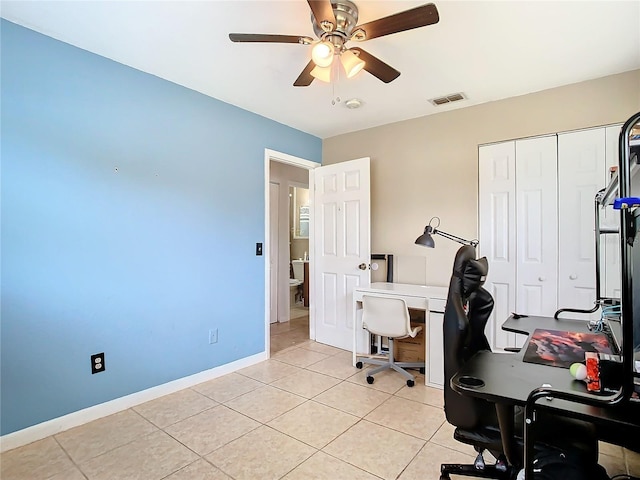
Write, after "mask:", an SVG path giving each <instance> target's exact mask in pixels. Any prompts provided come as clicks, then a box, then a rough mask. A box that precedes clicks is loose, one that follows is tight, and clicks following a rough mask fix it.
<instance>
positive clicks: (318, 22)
mask: <svg viewBox="0 0 640 480" xmlns="http://www.w3.org/2000/svg"><path fill="white" fill-rule="evenodd" d="M307 2H308V3H309V7H310V8H311V22H312V24H313V31H314V33H315V34H316V36H317V37H318V39H317V40H315V39H313V38H311V37H306V36H296V35H270V34H260V33H230V34H229V39H230V40H231V41H232V42H262V43H298V44H301V45H313V47H312V48H311V61H309V63H308V64H307V66H306V67H305V68H304V70H302V73H300V75H299V76H298V78H297V79H296V81H295V82H294V83H293V85H294V86H295V87H306V86H309V85H311V82H313V79H314V78H318V79H319V80H323V81H325V82H329V81H330V79H331V66H332V64H333V60H334V57H340V62H341V63H342V65H343V67H344V69H345V71H346V74H347V78H351V77H352V76H354V75H355V74H356V73H358V72H359V71H360V70H362V69H364V70H365V71H367V72H369V73H370V74H372V75H373V76H374V77H376V78H378V79H380V80H382V81H383V82H385V83H389V82H391V81H393V80H395V79H396V78H398V76H399V75H400V72H399V71H398V70H396V69H395V68H393V67H391V66H389V65H387V64H386V63H385V62H383V61H382V60H380V59H378V58H376V57H374V56H373V55H371V54H370V53H367V52H366V51H365V50H363V49H362V48H360V47H351V48H347V47H346V43H347V42H349V41H351V40H352V41H355V42H363V41H365V40H371V39H372V38H377V37H382V36H384V35H390V34H392V33H398V32H404V31H406V30H411V29H413V28H418V27H425V26H427V25H432V24H434V23H438V20H439V19H440V18H439V16H438V10H437V9H436V6H435V5H434V4H433V3H428V4H426V5H422V6H419V7H415V8H412V9H409V10H405V11H403V12H400V13H396V14H393V15H389V16H388V17H384V18H379V19H378V20H374V21H371V22H368V23H365V24H363V25H358V7H356V5H355V4H354V3H353V2H351V1H350V0H307Z"/></svg>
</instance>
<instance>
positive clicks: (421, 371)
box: [420, 367, 425, 375]
mask: <svg viewBox="0 0 640 480" xmlns="http://www.w3.org/2000/svg"><path fill="white" fill-rule="evenodd" d="M424 372H425V369H424V367H420V373H421V374H422V375H424Z"/></svg>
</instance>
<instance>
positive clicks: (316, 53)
mask: <svg viewBox="0 0 640 480" xmlns="http://www.w3.org/2000/svg"><path fill="white" fill-rule="evenodd" d="M334 52H335V49H334V47H333V44H332V43H331V42H327V41H326V40H323V41H321V42H318V43H316V44H315V45H314V46H313V48H312V49H311V59H312V60H313V63H315V64H316V65H317V66H318V67H321V68H322V67H328V66H329V65H331V62H333V54H334Z"/></svg>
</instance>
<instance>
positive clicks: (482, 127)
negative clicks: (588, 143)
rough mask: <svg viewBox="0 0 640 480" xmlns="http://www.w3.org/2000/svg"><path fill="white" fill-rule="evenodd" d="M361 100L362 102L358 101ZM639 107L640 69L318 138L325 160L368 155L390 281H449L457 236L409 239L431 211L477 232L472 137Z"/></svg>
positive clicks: (553, 127) (597, 120)
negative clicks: (391, 264)
mask: <svg viewBox="0 0 640 480" xmlns="http://www.w3.org/2000/svg"><path fill="white" fill-rule="evenodd" d="M365 108H366V106H365ZM638 110H640V70H636V71H633V72H627V73H623V74H619V75H612V76H609V77H604V78H600V79H596V80H590V81H587V82H582V83H578V84H574V85H568V86H564V87H559V88H554V89H550V90H545V91H542V92H537V93H533V94H529V95H523V96H520V97H513V98H509V99H506V100H500V101H496V102H490V103H485V104H482V105H477V106H474V107H469V108H463V109H459V110H453V111H449V112H444V113H441V114H436V115H430V116H425V117H420V118H416V119H413V120H407V121H403V122H398V123H393V124H389V125H384V126H381V127H376V128H371V129H368V130H362V131H359V132H354V133H349V134H345V135H340V136H336V137H332V138H328V139H325V140H323V144H322V163H323V165H327V164H331V163H337V162H342V161H346V160H349V159H352V158H360V157H365V156H368V157H371V218H372V222H371V224H372V231H371V245H372V252H375V253H392V254H394V255H395V260H396V264H395V269H396V275H395V281H396V282H405V283H417V284H421V283H422V284H431V285H447V284H448V281H449V277H450V274H451V267H452V261H453V257H454V255H455V252H456V250H457V249H458V247H459V245H458V244H456V243H454V242H451V241H449V240H446V239H444V238H436V239H435V240H436V248H435V249H427V248H424V247H418V246H417V245H414V241H415V239H416V238H417V237H418V236H419V235H420V234H421V233H422V232H423V230H424V227H425V225H426V224H427V223H428V222H429V219H430V218H431V217H432V216H439V217H440V218H441V220H442V223H441V228H442V230H444V231H446V232H449V233H452V234H454V235H457V236H460V237H464V238H477V236H478V213H477V210H478V145H479V144H484V143H490V142H496V141H500V140H508V139H513V138H521V137H527V136H535V135H541V134H546V133H553V132H561V131H567V130H573V129H580V128H586V127H594V126H599V125H606V124H612V123H620V122H624V121H625V120H626V119H627V118H629V117H630V116H631V115H632V114H634V113H635V112H637V111H638Z"/></svg>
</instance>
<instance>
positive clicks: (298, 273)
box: [289, 260, 304, 306]
mask: <svg viewBox="0 0 640 480" xmlns="http://www.w3.org/2000/svg"><path fill="white" fill-rule="evenodd" d="M291 263H292V264H293V278H290V279H289V298H290V303H291V306H294V305H300V304H302V284H303V283H304V261H303V260H293V261H292V262H291Z"/></svg>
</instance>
